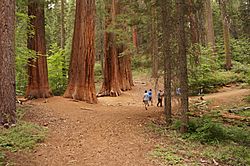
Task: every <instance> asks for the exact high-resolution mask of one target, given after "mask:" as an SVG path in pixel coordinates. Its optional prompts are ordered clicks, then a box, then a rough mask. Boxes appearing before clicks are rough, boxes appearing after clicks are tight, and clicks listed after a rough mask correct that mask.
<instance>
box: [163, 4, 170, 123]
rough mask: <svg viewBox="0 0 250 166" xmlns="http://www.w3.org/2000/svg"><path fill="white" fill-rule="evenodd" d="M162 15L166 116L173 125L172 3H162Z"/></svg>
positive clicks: (167, 120)
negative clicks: (170, 31)
mask: <svg viewBox="0 0 250 166" xmlns="http://www.w3.org/2000/svg"><path fill="white" fill-rule="evenodd" d="M160 2H161V3H160V6H161V15H162V29H163V43H164V44H163V48H164V51H163V54H164V112H165V114H166V122H167V123H168V124H170V123H171V112H172V111H171V109H172V108H171V107H172V106H171V71H172V69H171V62H172V52H171V48H170V47H171V34H170V33H169V30H171V29H172V26H171V10H172V8H171V6H172V2H171V1H165V0H161V1H160Z"/></svg>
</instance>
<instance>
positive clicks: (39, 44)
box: [25, 0, 51, 98]
mask: <svg viewBox="0 0 250 166" xmlns="http://www.w3.org/2000/svg"><path fill="white" fill-rule="evenodd" d="M28 15H29V16H30V17H31V25H32V26H33V28H34V36H29V38H28V48H29V49H31V50H34V51H35V53H36V57H35V58H29V59H28V76H29V79H28V85H27V89H26V95H25V96H26V97H28V98H47V97H50V96H51V92H50V89H49V80H48V67H47V57H46V44H45V18H44V1H43V0H37V1H34V0H29V5H28Z"/></svg>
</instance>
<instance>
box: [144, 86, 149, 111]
mask: <svg viewBox="0 0 250 166" xmlns="http://www.w3.org/2000/svg"><path fill="white" fill-rule="evenodd" d="M148 101H149V97H148V92H147V91H146V90H145V93H144V95H143V103H144V105H145V109H146V110H147V106H149V104H148Z"/></svg>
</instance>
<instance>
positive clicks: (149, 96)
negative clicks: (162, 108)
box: [148, 89, 153, 105]
mask: <svg viewBox="0 0 250 166" xmlns="http://www.w3.org/2000/svg"><path fill="white" fill-rule="evenodd" d="M152 95H153V93H152V89H149V91H148V98H149V102H151V105H153V99H152Z"/></svg>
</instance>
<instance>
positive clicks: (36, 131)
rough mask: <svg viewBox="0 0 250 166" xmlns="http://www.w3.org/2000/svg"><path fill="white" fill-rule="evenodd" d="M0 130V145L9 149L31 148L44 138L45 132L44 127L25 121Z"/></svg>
mask: <svg viewBox="0 0 250 166" xmlns="http://www.w3.org/2000/svg"><path fill="white" fill-rule="evenodd" d="M0 131H1V132H0V147H1V148H4V149H9V150H11V151H16V150H20V149H32V148H33V147H34V145H35V144H36V143H39V142H42V141H43V140H44V138H45V133H46V132H45V129H44V128H42V127H40V126H38V125H35V124H31V123H26V122H22V123H19V124H17V126H15V127H12V128H10V129H8V130H6V129H0Z"/></svg>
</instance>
